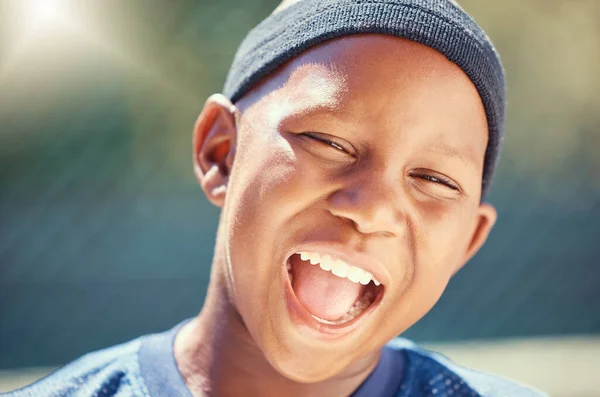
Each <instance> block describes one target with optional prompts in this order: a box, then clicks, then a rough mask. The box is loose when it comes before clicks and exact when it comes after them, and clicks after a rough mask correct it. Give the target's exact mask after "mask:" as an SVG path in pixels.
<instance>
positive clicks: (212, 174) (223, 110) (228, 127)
mask: <svg viewBox="0 0 600 397" xmlns="http://www.w3.org/2000/svg"><path fill="white" fill-rule="evenodd" d="M235 116H236V108H235V106H234V105H233V104H232V103H231V101H229V99H227V98H225V97H224V96H223V95H221V94H215V95H211V96H210V98H208V99H207V101H206V103H205V104H204V109H202V113H200V116H198V120H196V125H195V126H194V173H195V174H196V179H198V182H200V186H201V187H202V190H204V193H205V194H206V197H207V198H208V200H209V201H210V202H211V203H213V204H214V205H216V206H218V207H222V206H223V204H224V203H225V193H226V191H227V184H228V182H229V174H230V173H231V167H232V166H233V158H234V157H235V150H236V136H237V130H236V118H235Z"/></svg>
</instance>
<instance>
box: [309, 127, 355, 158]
mask: <svg viewBox="0 0 600 397" xmlns="http://www.w3.org/2000/svg"><path fill="white" fill-rule="evenodd" d="M302 135H305V136H307V137H309V138H311V139H314V140H315V141H319V142H321V143H323V144H325V145H328V146H331V147H332V148H334V149H337V150H339V151H341V152H344V153H347V154H350V152H349V151H348V150H346V149H345V148H344V147H343V146H342V145H340V144H338V143H336V142H333V141H331V140H329V139H327V138H325V137H323V136H322V135H320V134H315V133H312V132H305V133H303V134H302Z"/></svg>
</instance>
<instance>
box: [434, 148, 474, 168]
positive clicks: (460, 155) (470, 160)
mask: <svg viewBox="0 0 600 397" xmlns="http://www.w3.org/2000/svg"><path fill="white" fill-rule="evenodd" d="M428 149H429V151H430V152H432V153H435V154H440V155H442V156H445V157H452V158H455V159H458V160H461V161H462V162H464V163H467V164H469V165H475V166H476V165H478V164H479V161H478V160H477V159H476V157H475V156H474V155H473V153H472V152H471V151H468V152H465V151H464V150H459V149H457V148H455V147H452V146H447V145H443V144H434V145H431V146H429V148H428Z"/></svg>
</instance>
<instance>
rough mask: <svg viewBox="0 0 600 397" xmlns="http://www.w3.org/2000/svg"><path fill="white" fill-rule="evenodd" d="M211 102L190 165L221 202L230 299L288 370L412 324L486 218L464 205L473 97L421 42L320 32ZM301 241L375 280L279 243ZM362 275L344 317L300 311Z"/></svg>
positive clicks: (322, 372)
mask: <svg viewBox="0 0 600 397" xmlns="http://www.w3.org/2000/svg"><path fill="white" fill-rule="evenodd" d="M223 102H224V99H223V98H221V99H220V100H215V99H214V98H213V99H211V100H209V101H208V102H207V105H206V108H205V110H204V112H203V114H202V115H201V116H200V118H199V122H198V124H197V126H196V132H195V134H196V135H195V138H196V144H195V148H196V158H197V164H196V171H197V173H198V176H199V178H200V180H201V184H202V186H203V188H204V190H205V192H206V194H207V196H208V197H209V199H210V200H211V201H213V202H214V203H216V204H218V205H223V213H222V218H221V222H222V225H221V228H222V230H223V232H224V235H223V236H224V237H223V238H222V239H220V240H219V244H218V245H217V250H221V251H222V253H224V254H225V255H223V257H224V258H226V263H224V271H225V274H226V278H227V286H226V287H227V293H228V294H229V298H230V301H231V302H232V305H233V306H234V307H235V309H236V310H237V312H238V313H239V315H240V316H241V319H242V320H243V322H244V324H245V326H246V327H247V329H248V331H249V333H250V335H251V336H252V338H253V339H254V341H255V342H256V343H257V345H258V346H259V348H260V349H261V350H262V352H263V353H264V355H265V357H266V358H267V359H268V360H269V362H270V363H271V364H272V365H273V366H274V367H275V368H276V369H277V370H278V371H279V372H281V373H282V374H284V375H285V376H287V377H289V378H291V379H294V380H297V381H301V382H316V381H320V380H324V379H327V378H330V377H332V376H334V375H335V374H337V373H339V372H341V371H342V370H343V369H344V368H346V367H348V366H349V365H350V364H351V363H353V362H356V361H358V360H359V359H360V358H363V357H366V356H367V355H368V354H369V353H372V352H375V351H377V350H378V349H379V348H380V347H382V346H383V345H384V344H385V343H386V342H388V341H389V340H390V339H392V338H393V337H395V336H396V335H398V334H400V333H402V332H403V331H405V330H406V329H407V328H409V327H410V326H411V325H413V324H414V323H415V322H416V321H417V320H419V319H420V318H421V317H422V316H423V315H425V314H426V313H427V312H428V311H429V310H430V309H431V307H432V306H433V305H434V304H435V302H436V301H437V300H438V298H439V297H440V295H441V294H442V292H443V290H444V288H445V287H446V284H447V283H448V280H449V279H450V277H451V276H452V275H453V274H454V273H455V272H456V271H457V270H458V269H459V268H460V267H461V266H462V265H463V264H464V263H465V262H466V261H467V260H468V259H469V258H470V257H471V256H472V255H473V254H474V253H475V252H476V251H477V250H478V249H479V247H480V246H481V245H482V244H483V242H484V241H485V239H486V237H487V234H488V232H489V230H490V228H491V227H492V225H493V223H494V222H495V217H496V214H495V211H494V209H493V208H492V207H491V206H489V205H486V204H480V194H481V178H482V172H483V160H484V154H485V149H486V145H487V125H486V118H485V113H484V110H483V105H482V103H481V100H480V97H479V95H478V93H477V91H476V89H475V87H474V85H473V84H472V83H471V81H470V80H469V79H468V77H467V76H466V75H465V74H464V73H463V72H462V71H461V70H460V69H459V68H458V66H456V65H455V64H453V63H451V62H450V61H448V60H447V59H446V58H445V57H444V56H443V55H441V54H440V53H438V52H436V51H434V50H432V49H430V48H428V47H425V46H423V45H420V44H416V43H414V42H410V41H407V40H403V39H399V38H395V37H391V36H384V35H359V36H348V37H345V38H342V39H337V40H333V41H329V42H327V43H325V44H323V45H321V46H319V47H316V48H313V49H311V50H309V51H307V52H304V53H302V54H301V55H300V56H298V57H296V58H295V59H294V60H293V61H291V62H289V63H288V64H286V65H285V66H284V67H282V68H281V69H280V70H278V72H277V73H276V74H274V75H272V76H270V77H269V78H268V79H266V80H265V81H264V82H263V83H261V84H260V85H259V86H258V87H256V88H255V89H254V90H253V91H252V92H250V93H249V94H247V95H246V96H245V97H244V98H243V99H242V100H240V101H239V102H238V103H237V104H236V106H237V108H238V109H239V111H240V112H239V115H240V116H239V117H234V116H233V114H232V112H231V109H230V108H228V107H227V106H226V104H224V103H223ZM232 162H233V165H232ZM303 251H308V252H313V253H320V254H325V253H329V254H334V255H336V256H338V258H343V259H344V260H345V261H346V262H347V263H349V264H352V265H355V266H357V267H359V268H362V269H365V270H369V271H371V273H373V274H374V275H375V278H376V279H377V280H378V281H379V282H381V284H382V286H379V287H377V288H375V286H374V284H373V283H374V282H373V281H371V282H370V283H369V285H367V287H368V288H364V289H363V287H362V284H360V283H353V282H352V281H350V280H347V279H342V278H340V277H337V276H335V275H333V274H331V272H328V271H325V270H322V269H321V268H320V266H319V265H310V264H308V263H307V262H303V261H302V260H301V259H300V258H299V256H298V255H294V254H296V253H298V252H303ZM288 263H289V264H291V265H292V269H291V271H288V269H287V268H288ZM290 274H291V275H292V281H291V280H290V276H289V275H290ZM366 289H369V290H370V291H371V292H372V293H373V294H374V295H375V296H374V297H373V298H372V299H370V300H368V303H369V304H370V306H369V307H368V308H366V309H364V310H363V311H362V312H360V313H359V314H357V316H356V317H355V318H354V319H353V320H351V321H349V322H347V323H341V324H327V323H325V322H323V321H320V320H318V319H315V318H314V317H312V316H311V314H312V315H317V314H318V315H317V317H321V318H325V317H327V316H334V317H339V316H340V313H342V312H344V311H345V307H347V306H348V304H349V303H348V302H350V305H351V304H352V302H354V301H355V300H356V299H359V298H360V297H361V294H363V293H364V292H365V290H366ZM332 319H333V317H329V320H332Z"/></svg>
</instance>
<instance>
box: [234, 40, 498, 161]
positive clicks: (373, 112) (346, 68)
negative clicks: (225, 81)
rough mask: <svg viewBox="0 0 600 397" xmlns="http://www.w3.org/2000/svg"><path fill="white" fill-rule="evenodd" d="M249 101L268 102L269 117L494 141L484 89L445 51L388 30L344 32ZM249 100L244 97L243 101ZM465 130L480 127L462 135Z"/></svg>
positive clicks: (268, 82)
mask: <svg viewBox="0 0 600 397" xmlns="http://www.w3.org/2000/svg"><path fill="white" fill-rule="evenodd" d="M248 96H249V97H252V98H254V99H253V100H250V101H246V103H244V104H242V105H241V106H242V107H249V106H250V105H251V104H255V103H256V104H260V108H261V109H260V110H261V114H262V115H263V116H264V115H266V116H267V117H268V119H269V122H271V123H274V124H277V123H278V122H280V121H281V120H284V119H288V118H290V117H292V118H303V117H309V116H310V117H311V118H312V119H313V120H314V119H322V120H331V119H332V118H335V119H336V122H341V123H345V124H347V125H348V128H360V127H364V126H368V128H371V129H375V128H377V129H378V130H380V131H381V130H385V131H389V132H390V133H393V134H398V133H402V132H403V131H404V132H408V131H410V130H415V129H418V130H419V131H420V133H421V134H423V133H424V132H425V135H423V136H424V137H429V138H431V139H436V140H438V142H439V141H444V140H452V141H455V142H456V141H457V140H464V141H465V144H466V143H469V144H470V145H471V146H473V145H474V146H476V147H478V148H479V147H483V151H485V146H486V145H487V124H486V119H485V112H484V110H483V104H482V101H481V98H480V97H479V94H478V92H477V90H476V88H475V86H474V84H473V83H472V82H471V80H470V79H469V78H468V77H467V75H466V74H465V73H464V72H463V71H462V70H461V69H460V68H459V67H458V66H457V65H455V64H454V63H452V62H450V61H449V60H448V59H446V58H445V57H444V56H443V55H442V54H441V53H439V52H437V51H435V50H433V49H431V48H429V47H427V46H424V45H422V44H418V43H415V42H412V41H409V40H405V39H401V38H398V37H393V36H389V35H381V34H362V35H352V36H344V37H342V38H339V39H335V40H331V41H327V42H325V43H324V44H322V45H319V46H317V47H314V48H312V49H310V50H308V51H306V52H304V53H302V54H301V55H300V56H298V57H296V58H294V59H293V60H292V61H290V62H288V63H287V64H286V65H284V66H283V67H282V68H280V69H279V70H278V71H277V72H276V73H275V74H273V75H271V76H269V77H268V78H267V79H266V80H265V81H264V82H263V83H261V84H260V85H259V86H258V87H257V88H256V89H255V90H253V91H252V92H251V93H250V94H249V95H248ZM242 102H244V100H242ZM461 131H479V133H472V134H460V132H461Z"/></svg>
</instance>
